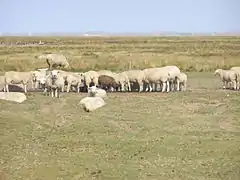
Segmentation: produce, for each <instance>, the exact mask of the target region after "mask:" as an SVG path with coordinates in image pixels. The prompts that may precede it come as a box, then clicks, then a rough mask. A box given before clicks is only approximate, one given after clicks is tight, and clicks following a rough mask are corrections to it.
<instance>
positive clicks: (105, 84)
mask: <svg viewBox="0 0 240 180" xmlns="http://www.w3.org/2000/svg"><path fill="white" fill-rule="evenodd" d="M98 85H99V86H100V87H101V88H103V89H105V90H107V91H108V90H109V89H111V88H113V89H118V88H119V84H117V83H116V81H115V79H114V78H113V77H111V76H107V75H100V76H99V77H98Z"/></svg>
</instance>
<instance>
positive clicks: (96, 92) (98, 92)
mask: <svg viewBox="0 0 240 180" xmlns="http://www.w3.org/2000/svg"><path fill="white" fill-rule="evenodd" d="M106 96H107V92H106V91H105V90H104V89H101V88H97V87H96V86H92V87H89V88H88V97H101V98H105V97H106Z"/></svg>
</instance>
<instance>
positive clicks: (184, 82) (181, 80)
mask: <svg viewBox="0 0 240 180" xmlns="http://www.w3.org/2000/svg"><path fill="white" fill-rule="evenodd" d="M178 79H179V86H180V90H181V91H186V89H187V75H186V74H185V73H183V72H181V74H180V76H179V78H178Z"/></svg>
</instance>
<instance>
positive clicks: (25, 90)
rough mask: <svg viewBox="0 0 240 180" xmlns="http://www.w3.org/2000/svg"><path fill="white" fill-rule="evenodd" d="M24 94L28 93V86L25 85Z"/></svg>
mask: <svg viewBox="0 0 240 180" xmlns="http://www.w3.org/2000/svg"><path fill="white" fill-rule="evenodd" d="M24 92H25V93H27V84H24Z"/></svg>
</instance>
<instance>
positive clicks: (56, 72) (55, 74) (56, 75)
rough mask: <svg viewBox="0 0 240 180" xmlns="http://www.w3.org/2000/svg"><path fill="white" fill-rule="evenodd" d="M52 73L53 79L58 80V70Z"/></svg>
mask: <svg viewBox="0 0 240 180" xmlns="http://www.w3.org/2000/svg"><path fill="white" fill-rule="evenodd" d="M50 73H51V76H52V78H54V79H56V78H57V77H58V75H59V71H58V70H52V71H51V72H50Z"/></svg>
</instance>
